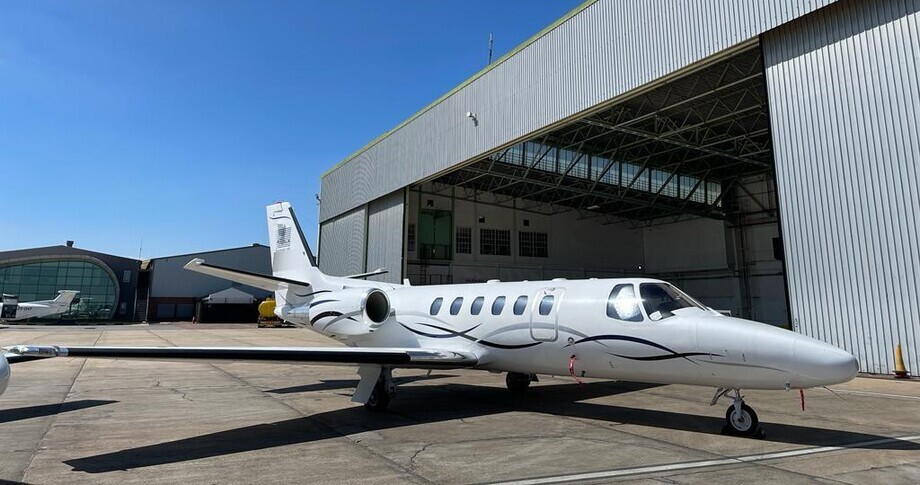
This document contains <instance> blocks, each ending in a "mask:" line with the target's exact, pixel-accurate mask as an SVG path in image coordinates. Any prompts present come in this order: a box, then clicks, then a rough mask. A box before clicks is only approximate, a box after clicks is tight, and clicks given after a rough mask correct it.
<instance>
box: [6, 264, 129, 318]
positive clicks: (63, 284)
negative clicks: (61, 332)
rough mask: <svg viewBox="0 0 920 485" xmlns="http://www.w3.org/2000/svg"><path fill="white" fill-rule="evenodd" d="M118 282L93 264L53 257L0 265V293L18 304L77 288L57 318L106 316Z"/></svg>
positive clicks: (111, 311) (111, 309)
mask: <svg viewBox="0 0 920 485" xmlns="http://www.w3.org/2000/svg"><path fill="white" fill-rule="evenodd" d="M117 285H118V282H117V281H115V280H114V279H113V278H112V277H111V275H110V274H109V272H108V271H106V270H105V269H104V268H103V267H102V266H100V265H99V264H97V263H94V262H91V261H86V260H70V259H55V260H47V261H32V262H23V263H7V264H4V265H2V266H0V292H2V293H8V294H13V295H18V296H19V301H20V302H22V303H25V302H30V301H36V300H52V299H54V298H55V297H56V296H57V292H58V290H78V291H79V292H80V294H79V295H78V296H77V300H75V301H74V303H73V304H71V306H70V310H69V311H68V312H66V313H64V314H63V315H62V316H61V318H64V319H74V320H102V319H109V318H112V316H113V315H114V314H115V310H116V304H115V302H116V297H117V296H118V295H117V294H118V286H117Z"/></svg>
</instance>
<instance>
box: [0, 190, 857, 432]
mask: <svg viewBox="0 0 920 485" xmlns="http://www.w3.org/2000/svg"><path fill="white" fill-rule="evenodd" d="M267 218H268V229H269V240H270V245H271V258H272V275H271V276H268V275H261V274H254V273H249V272H244V271H238V270H233V269H229V268H222V267H218V266H214V265H210V264H208V263H206V262H205V261H204V260H201V259H194V260H192V261H190V262H189V263H188V264H186V266H185V268H186V269H189V270H192V271H196V272H199V273H204V274H207V275H211V276H216V277H219V278H225V279H228V280H231V281H235V282H238V283H242V284H246V285H250V286H255V287H259V288H264V289H267V290H270V291H274V292H275V301H276V307H275V314H276V315H277V316H278V317H280V318H282V319H284V320H286V321H287V322H291V323H294V324H296V325H299V326H302V327H306V328H310V329H312V330H315V331H318V332H320V333H322V334H324V335H327V336H330V337H332V338H334V339H336V340H339V341H341V342H344V343H345V345H346V347H268V348H266V347H63V346H43V345H20V346H13V347H7V348H5V349H4V356H5V357H4V360H2V361H0V366H3V368H0V391H2V389H4V388H5V387H6V383H7V381H8V379H9V365H8V364H7V361H8V362H9V363H15V362H21V361H23V360H33V359H41V358H46V357H58V356H71V357H107V358H130V357H135V358H148V359H149V358H166V359H229V360H263V361H287V362H292V361H293V362H309V363H315V364H352V365H356V366H357V367H358V374H359V376H360V381H359V383H358V386H357V388H356V389H355V392H354V395H353V397H352V401H355V402H359V403H363V404H364V405H365V406H366V407H368V408H369V409H371V410H381V409H384V408H386V406H387V404H388V403H389V401H390V399H391V398H392V397H393V396H394V395H395V391H396V385H395V383H394V381H393V377H392V371H393V369H395V368H415V369H445V368H472V369H481V370H486V371H492V372H507V378H506V383H507V385H508V387H509V388H510V389H511V390H512V391H516V392H520V391H523V390H525V389H526V388H527V387H528V386H529V385H530V383H531V382H532V381H535V380H536V375H537V374H549V375H566V374H571V375H572V376H573V377H575V378H576V379H578V378H580V377H593V378H605V379H618V380H628V381H637V382H649V383H660V384H692V385H699V386H709V387H715V388H717V390H716V392H715V395H714V396H713V399H712V404H713V405H714V404H716V403H717V402H718V400H719V398H720V397H722V396H726V395H729V394H730V396H731V398H732V399H733V403H732V405H731V406H729V408H728V410H727V411H726V421H727V426H726V427H725V430H726V431H727V432H731V433H734V434H737V435H742V436H755V435H761V436H762V431H760V429H759V426H758V420H757V414H756V413H755V412H754V410H753V409H751V408H750V407H749V406H748V405H746V404H745V403H744V401H743V397H742V395H741V392H740V389H785V390H789V389H791V388H800V389H801V388H810V387H817V386H826V385H830V384H837V383H841V382H845V381H848V380H850V379H852V378H853V377H854V376H855V375H856V373H857V372H858V364H857V361H856V359H855V358H854V357H853V356H852V355H850V354H849V353H847V352H844V351H843V350H840V349H838V348H836V347H833V346H831V345H828V344H826V343H824V342H820V341H818V340H814V339H811V338H809V337H806V336H804V335H800V334H797V333H794V332H791V331H788V330H784V329H780V328H777V327H773V326H770V325H765V324H762V323H757V322H752V321H747V320H742V319H738V318H732V317H727V316H723V315H721V314H719V313H718V312H716V311H714V310H712V309H711V308H708V307H706V306H704V305H702V304H700V303H698V302H697V301H696V300H694V299H693V298H691V297H689V296H688V295H686V294H684V293H683V292H681V291H680V290H678V289H677V288H675V287H674V286H672V285H670V284H668V283H666V282H664V281H660V280H655V279H648V278H618V279H589V280H577V281H575V280H565V279H556V280H552V281H530V282H528V281H523V282H508V283H502V282H498V281H495V282H489V283H477V284H457V285H438V286H422V287H414V286H410V285H409V284H408V282H406V284H404V285H398V284H390V283H381V282H374V281H366V280H361V279H356V278H361V277H365V276H367V275H369V274H375V273H376V272H375V273H368V274H364V275H355V276H352V277H333V276H328V275H325V274H323V273H322V272H320V270H319V269H318V268H317V267H316V263H315V259H314V258H313V255H312V253H311V252H310V249H309V248H308V246H307V243H306V241H305V239H304V237H303V233H302V231H301V230H300V226H299V224H298V223H297V219H296V218H295V216H294V212H293V211H292V210H291V207H290V204H288V203H286V202H280V203H276V204H272V205H269V206H268V207H267Z"/></svg>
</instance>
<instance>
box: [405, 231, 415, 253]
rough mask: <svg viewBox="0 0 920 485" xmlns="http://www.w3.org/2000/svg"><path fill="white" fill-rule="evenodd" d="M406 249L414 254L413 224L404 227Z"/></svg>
mask: <svg viewBox="0 0 920 485" xmlns="http://www.w3.org/2000/svg"><path fill="white" fill-rule="evenodd" d="M406 247H407V248H408V251H409V252H410V253H414V252H415V224H409V225H408V226H407V227H406Z"/></svg>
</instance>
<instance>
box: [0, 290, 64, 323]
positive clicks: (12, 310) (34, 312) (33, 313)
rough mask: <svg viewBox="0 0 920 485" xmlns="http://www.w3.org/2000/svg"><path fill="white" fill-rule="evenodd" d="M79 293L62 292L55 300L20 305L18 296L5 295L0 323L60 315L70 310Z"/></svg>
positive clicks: (0, 308)
mask: <svg viewBox="0 0 920 485" xmlns="http://www.w3.org/2000/svg"><path fill="white" fill-rule="evenodd" d="M79 293H80V292H79V291H74V290H60V291H58V296H57V297H55V298H54V299H53V300H40V301H30V302H25V303H19V298H18V297H16V295H7V294H5V293H4V294H3V296H2V302H0V322H15V321H17V320H25V319H27V318H39V317H47V316H49V315H60V314H61V313H64V312H66V311H67V309H68V308H70V303H71V302H72V301H73V300H74V298H75V297H76V296H77V294H79Z"/></svg>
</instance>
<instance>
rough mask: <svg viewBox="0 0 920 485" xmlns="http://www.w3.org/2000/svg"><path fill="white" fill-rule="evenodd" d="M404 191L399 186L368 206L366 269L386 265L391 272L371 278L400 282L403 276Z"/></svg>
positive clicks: (369, 269)
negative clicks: (398, 188)
mask: <svg viewBox="0 0 920 485" xmlns="http://www.w3.org/2000/svg"><path fill="white" fill-rule="evenodd" d="M404 208H405V193H404V191H403V190H397V191H396V192H393V193H392V194H389V195H385V196H383V197H381V198H379V199H377V200H374V201H372V202H371V203H370V204H368V207H367V266H366V267H365V271H374V270H375V269H377V268H386V269H387V271H389V273H387V274H384V275H379V276H372V277H370V278H368V279H369V280H374V281H387V282H390V283H399V282H400V281H402V280H401V278H402V254H403V210H404Z"/></svg>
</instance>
